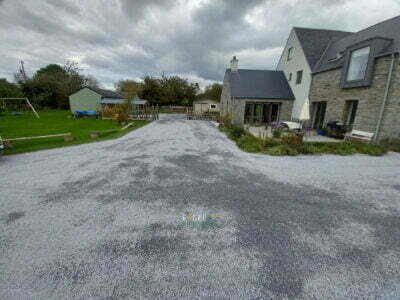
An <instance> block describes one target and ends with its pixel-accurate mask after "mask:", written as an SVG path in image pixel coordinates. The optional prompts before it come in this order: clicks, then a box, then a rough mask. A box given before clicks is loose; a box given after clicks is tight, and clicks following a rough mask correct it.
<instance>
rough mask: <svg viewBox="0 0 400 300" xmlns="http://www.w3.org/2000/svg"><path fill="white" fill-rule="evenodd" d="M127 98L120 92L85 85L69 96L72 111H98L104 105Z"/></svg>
mask: <svg viewBox="0 0 400 300" xmlns="http://www.w3.org/2000/svg"><path fill="white" fill-rule="evenodd" d="M125 101H126V99H125V98H124V97H123V96H122V95H121V94H119V93H117V92H114V91H110V90H104V89H99V88H94V87H83V88H81V89H79V90H78V91H76V92H75V93H73V94H71V95H70V96H69V106H70V109H71V112H72V113H73V114H75V113H76V112H77V111H96V112H99V111H100V110H101V109H102V108H103V107H105V106H110V105H115V104H118V103H124V102H125Z"/></svg>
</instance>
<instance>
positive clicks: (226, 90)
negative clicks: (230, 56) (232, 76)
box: [220, 74, 231, 116]
mask: <svg viewBox="0 0 400 300" xmlns="http://www.w3.org/2000/svg"><path fill="white" fill-rule="evenodd" d="M230 101H231V94H230V87H229V80H228V75H227V74H225V77H224V83H223V87H222V92H221V101H220V115H221V116H225V115H226V114H228V106H229V102H230Z"/></svg>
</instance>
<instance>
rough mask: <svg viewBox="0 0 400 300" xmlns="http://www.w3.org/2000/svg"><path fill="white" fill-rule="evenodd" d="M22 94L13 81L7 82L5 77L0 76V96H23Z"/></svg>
mask: <svg viewBox="0 0 400 300" xmlns="http://www.w3.org/2000/svg"><path fill="white" fill-rule="evenodd" d="M23 97H24V94H23V93H22V91H21V89H20V88H19V86H18V85H16V84H15V83H11V82H8V81H7V79H5V78H0V98H23Z"/></svg>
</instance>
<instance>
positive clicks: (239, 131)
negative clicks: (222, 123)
mask: <svg viewBox="0 0 400 300" xmlns="http://www.w3.org/2000/svg"><path fill="white" fill-rule="evenodd" d="M245 134H246V131H245V130H244V128H243V127H241V126H238V125H231V127H230V129H229V137H230V138H231V139H232V140H237V139H238V138H240V137H241V136H243V135H245Z"/></svg>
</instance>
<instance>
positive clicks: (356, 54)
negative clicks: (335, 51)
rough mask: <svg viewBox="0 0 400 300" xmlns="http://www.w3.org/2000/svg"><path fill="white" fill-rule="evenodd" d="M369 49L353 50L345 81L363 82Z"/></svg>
mask: <svg viewBox="0 0 400 300" xmlns="http://www.w3.org/2000/svg"><path fill="white" fill-rule="evenodd" d="M369 52H370V47H365V48H361V49H358V50H354V51H353V52H352V53H351V56H350V64H349V69H348V71H347V78H346V80H347V81H357V80H364V78H365V72H366V70H367V66H368V58H369Z"/></svg>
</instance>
